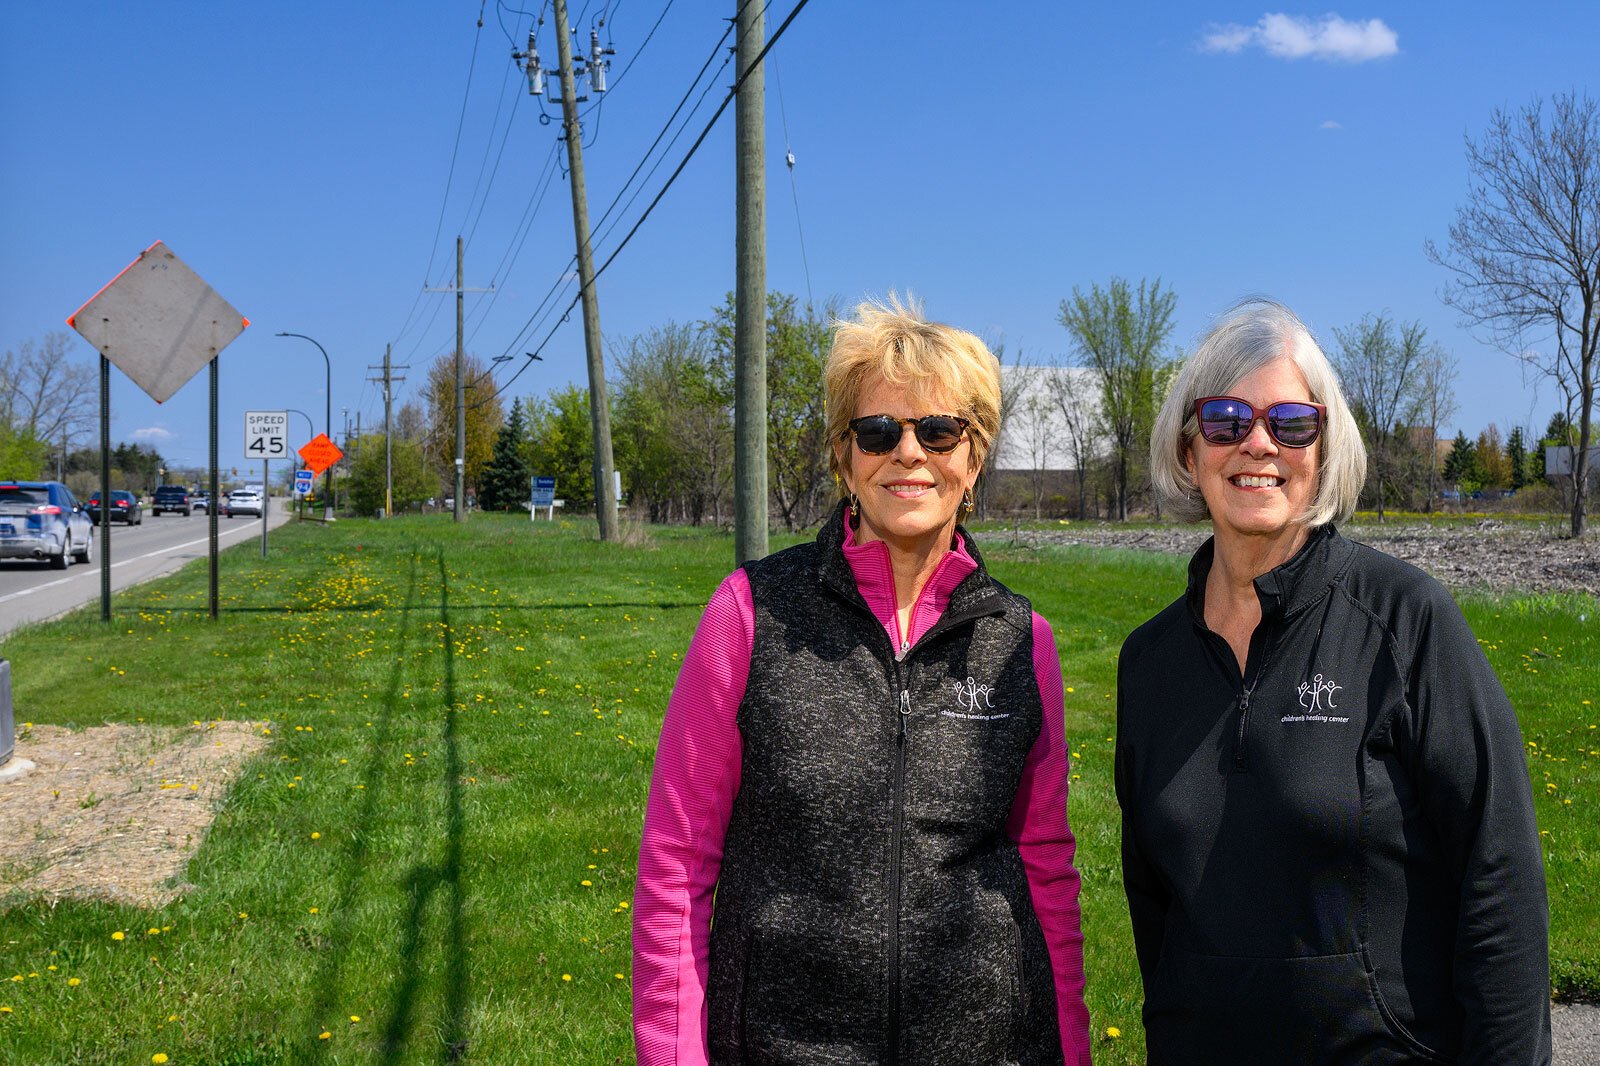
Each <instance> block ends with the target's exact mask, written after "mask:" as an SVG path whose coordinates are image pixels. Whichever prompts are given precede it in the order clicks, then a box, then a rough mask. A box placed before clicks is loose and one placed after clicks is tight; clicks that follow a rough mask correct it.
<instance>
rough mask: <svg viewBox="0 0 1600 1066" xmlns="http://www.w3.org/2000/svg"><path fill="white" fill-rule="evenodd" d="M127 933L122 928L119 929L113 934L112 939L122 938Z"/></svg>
mask: <svg viewBox="0 0 1600 1066" xmlns="http://www.w3.org/2000/svg"><path fill="white" fill-rule="evenodd" d="M126 935H127V934H125V933H124V932H123V931H122V930H121V929H118V930H117V931H116V932H115V933H112V934H111V939H112V940H121V939H122V938H123V937H124V936H126Z"/></svg>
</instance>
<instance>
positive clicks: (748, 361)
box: [557, 0, 767, 565]
mask: <svg viewBox="0 0 1600 1066" xmlns="http://www.w3.org/2000/svg"><path fill="white" fill-rule="evenodd" d="M557 2H558V3H559V0H557ZM738 39H739V43H738V49H737V57H738V62H737V63H736V64H735V67H736V69H737V71H738V76H739V77H742V78H743V79H744V81H743V83H742V84H740V85H739V98H738V100H736V101H735V103H734V154H735V157H736V166H735V176H736V184H737V186H738V188H737V191H736V194H735V198H736V200H737V201H738V208H737V211H736V214H737V218H736V222H735V228H734V233H735V237H734V245H735V248H734V258H735V260H736V268H737V272H738V281H737V283H736V286H735V289H734V327H733V470H734V475H733V477H734V481H733V486H734V489H733V509H734V524H733V554H734V564H735V565H740V564H743V563H745V562H746V561H748V560H750V559H759V558H761V557H762V556H764V555H766V554H767V172H766V150H767V136H766V110H767V109H766V100H765V96H766V76H765V70H764V66H765V65H764V64H763V65H762V66H758V67H756V68H755V69H753V70H750V71H749V72H748V73H746V70H745V68H746V67H747V66H749V65H750V62H751V60H753V59H754V58H755V57H756V56H758V55H760V54H761V49H762V46H763V45H764V44H765V39H766V20H765V18H764V16H763V12H762V8H761V6H760V5H759V4H754V3H750V2H748V0H740V3H739V10H738Z"/></svg>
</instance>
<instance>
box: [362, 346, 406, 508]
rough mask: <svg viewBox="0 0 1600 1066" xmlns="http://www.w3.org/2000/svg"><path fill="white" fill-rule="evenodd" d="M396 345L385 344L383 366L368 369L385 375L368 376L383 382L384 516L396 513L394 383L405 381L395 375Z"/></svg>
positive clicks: (403, 367) (369, 365)
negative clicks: (394, 353) (380, 371)
mask: <svg viewBox="0 0 1600 1066" xmlns="http://www.w3.org/2000/svg"><path fill="white" fill-rule="evenodd" d="M393 351H394V346H393V345H387V344H386V345H384V348H383V365H382V366H381V367H377V366H373V365H372V364H370V363H369V364H367V369H368V370H382V371H383V377H381V378H368V379H367V380H368V381H381V382H383V517H385V518H388V517H390V516H391V515H393V514H394V383H395V382H397V381H404V380H405V378H403V377H398V378H397V377H395V376H394V372H395V369H396V367H395V364H394V363H393V362H392V357H393ZM399 369H401V370H409V369H411V364H410V363H402V364H400V366H399Z"/></svg>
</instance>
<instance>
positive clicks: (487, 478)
mask: <svg viewBox="0 0 1600 1066" xmlns="http://www.w3.org/2000/svg"><path fill="white" fill-rule="evenodd" d="M526 435H527V431H526V427H525V422H524V419H523V417H522V401H521V400H513V401H512V402H511V417H510V418H509V419H507V420H506V424H505V425H503V426H501V427H500V432H499V433H497V434H495V438H494V452H493V454H491V455H490V457H489V465H488V466H486V467H484V470H483V476H482V479H481V481H480V487H479V490H478V505H479V506H480V507H482V508H483V509H484V510H485V511H509V510H511V509H512V508H513V507H516V506H518V505H519V504H521V503H523V502H524V501H526V500H527V499H528V495H529V490H530V486H531V484H532V480H531V479H532V474H531V473H530V472H529V470H528V460H527V456H526V448H525V444H524V440H523V438H524V437H525V436H526Z"/></svg>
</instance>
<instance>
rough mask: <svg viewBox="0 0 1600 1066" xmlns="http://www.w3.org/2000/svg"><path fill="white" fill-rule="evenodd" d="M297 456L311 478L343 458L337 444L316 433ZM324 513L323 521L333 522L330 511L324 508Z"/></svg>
mask: <svg viewBox="0 0 1600 1066" xmlns="http://www.w3.org/2000/svg"><path fill="white" fill-rule="evenodd" d="M298 454H299V456H300V458H301V459H302V460H304V461H305V464H306V466H307V467H309V468H310V469H311V473H312V476H315V475H317V474H320V473H322V472H323V471H324V470H328V469H330V468H332V466H333V464H334V463H337V462H338V461H339V460H340V459H343V458H344V452H342V451H340V450H339V446H338V445H337V444H335V443H333V441H331V440H329V439H328V435H327V434H326V433H318V434H317V435H316V436H315V437H312V438H311V440H310V442H309V443H307V444H306V446H305V447H303V448H301V449H300V451H299V453H298ZM329 480H330V481H331V480H332V479H331V478H330V479H329ZM324 488H327V486H326V485H325V486H324ZM324 511H325V513H326V515H327V517H326V518H324V519H323V521H325V522H331V521H333V511H332V509H331V508H324Z"/></svg>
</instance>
